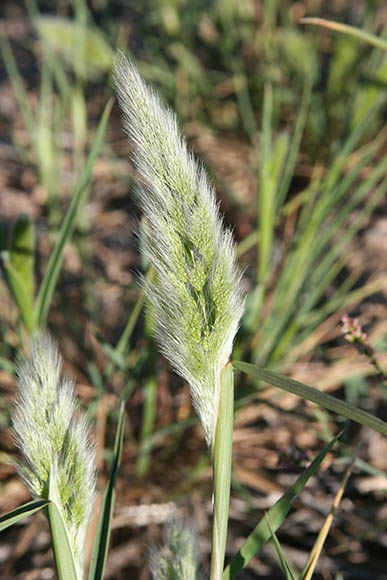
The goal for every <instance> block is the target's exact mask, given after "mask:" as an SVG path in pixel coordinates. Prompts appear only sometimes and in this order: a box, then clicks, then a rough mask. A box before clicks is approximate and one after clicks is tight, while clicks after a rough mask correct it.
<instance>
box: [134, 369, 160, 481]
mask: <svg viewBox="0 0 387 580" xmlns="http://www.w3.org/2000/svg"><path fill="white" fill-rule="evenodd" d="M144 397H145V399H144V407H143V413H142V418H141V432H140V444H139V451H138V457H137V463H136V471H137V476H138V477H139V478H140V479H142V478H144V477H145V476H146V475H147V473H148V470H149V465H150V458H151V455H150V453H151V450H152V447H151V446H149V445H148V443H147V440H148V437H150V436H151V435H152V431H153V427H154V424H155V418H156V402H157V381H156V379H155V377H150V378H149V379H148V380H147V381H146V384H145V386H144Z"/></svg>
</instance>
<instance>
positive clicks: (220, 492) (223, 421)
mask: <svg viewBox="0 0 387 580" xmlns="http://www.w3.org/2000/svg"><path fill="white" fill-rule="evenodd" d="M220 382H221V388H220V393H219V402H218V409H217V421H216V430H215V438H214V444H213V448H212V469H213V480H214V483H213V489H214V515H213V521H212V554H211V580H220V578H221V577H222V571H223V566H224V556H225V551H226V539H227V526H228V512H229V503H230V485H231V459H232V427H233V418H234V370H233V368H232V366H231V365H228V366H226V367H225V368H224V369H223V370H222V374H221V378H220Z"/></svg>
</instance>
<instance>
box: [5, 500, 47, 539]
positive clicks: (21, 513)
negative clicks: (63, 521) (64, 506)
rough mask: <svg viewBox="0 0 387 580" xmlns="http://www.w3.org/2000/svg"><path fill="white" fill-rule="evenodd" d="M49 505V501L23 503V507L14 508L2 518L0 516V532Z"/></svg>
mask: <svg viewBox="0 0 387 580" xmlns="http://www.w3.org/2000/svg"><path fill="white" fill-rule="evenodd" d="M49 503H50V500H48V499H34V500H33V501H30V502H28V503H25V504H24V505H22V506H20V507H17V508H15V509H14V510H12V511H10V512H8V513H6V514H4V515H3V516H0V532H2V531H3V530H5V529H6V528H9V527H10V526H13V525H14V524H16V523H17V522H20V520H23V519H24V518H28V516H31V515H32V514H34V513H36V512H38V511H39V510H41V509H42V508H44V507H45V506H46V505H48V504H49Z"/></svg>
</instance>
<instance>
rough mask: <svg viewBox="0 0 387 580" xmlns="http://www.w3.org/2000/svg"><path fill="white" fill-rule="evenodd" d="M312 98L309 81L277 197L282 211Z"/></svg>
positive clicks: (306, 84)
mask: <svg viewBox="0 0 387 580" xmlns="http://www.w3.org/2000/svg"><path fill="white" fill-rule="evenodd" d="M311 96H312V83H311V82H310V81H307V82H306V83H305V86H304V92H303V94H302V99H301V104H300V108H299V111H298V115H297V121H296V124H295V126H294V131H293V134H292V138H291V141H290V144H289V150H288V155H287V159H286V162H285V165H284V168H283V172H282V177H281V180H280V183H279V187H278V191H277V195H276V209H277V210H280V209H282V205H283V203H284V201H285V199H286V195H287V193H288V191H289V186H290V182H291V180H292V177H293V175H294V169H295V166H296V161H297V156H298V152H299V149H300V145H301V139H302V135H303V133H304V128H305V123H306V117H307V114H308V111H309V105H310V100H311Z"/></svg>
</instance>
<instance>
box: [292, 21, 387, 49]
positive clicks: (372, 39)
mask: <svg viewBox="0 0 387 580" xmlns="http://www.w3.org/2000/svg"><path fill="white" fill-rule="evenodd" d="M300 22H301V23H302V24H314V25H315V26H322V27H323V28H329V30H335V31H337V32H343V33H344V34H349V35H350V36H353V37H354V38H358V39H359V40H362V41H363V42H368V44H372V45H373V46H376V47H377V48H381V49H382V50H387V40H385V39H384V38H380V37H379V36H376V35H375V34H372V33H371V32H367V31H366V30H361V29H359V28H356V27H355V26H350V25H349V24H343V23H341V22H334V21H332V20H326V19H325V18H312V17H308V18H301V20H300Z"/></svg>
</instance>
